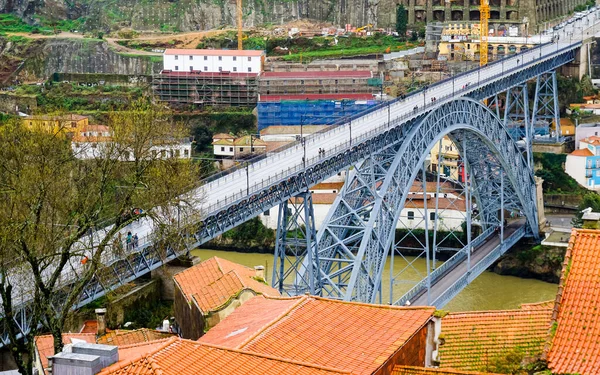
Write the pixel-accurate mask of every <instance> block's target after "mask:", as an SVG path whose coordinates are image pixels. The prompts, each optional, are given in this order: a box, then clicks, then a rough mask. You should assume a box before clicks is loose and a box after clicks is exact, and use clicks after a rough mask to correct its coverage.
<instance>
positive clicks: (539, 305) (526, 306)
mask: <svg viewBox="0 0 600 375" xmlns="http://www.w3.org/2000/svg"><path fill="white" fill-rule="evenodd" d="M520 308H521V310H547V309H553V308H554V301H543V302H536V303H523V304H521V306H520Z"/></svg>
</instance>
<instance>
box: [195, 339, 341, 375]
mask: <svg viewBox="0 0 600 375" xmlns="http://www.w3.org/2000/svg"><path fill="white" fill-rule="evenodd" d="M193 342H195V343H196V344H199V345H203V346H208V347H211V348H215V349H221V350H226V351H229V352H235V353H240V354H246V355H253V356H256V357H262V358H267V359H272V360H275V361H281V362H288V363H293V364H295V365H300V366H306V367H311V368H316V369H320V370H326V371H331V372H337V373H340V374H351V372H350V371H346V370H340V369H338V368H334V367H327V366H321V365H317V364H314V363H308V362H302V361H296V360H293V359H288V358H282V357H277V356H274V355H270V354H264V353H258V352H253V351H250V350H241V349H237V348H228V347H226V346H221V345H215V344H207V343H199V342H197V341H193Z"/></svg>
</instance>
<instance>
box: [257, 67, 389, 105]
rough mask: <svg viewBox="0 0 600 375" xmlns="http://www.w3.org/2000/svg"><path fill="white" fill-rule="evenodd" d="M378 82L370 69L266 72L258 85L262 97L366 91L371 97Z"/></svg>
mask: <svg viewBox="0 0 600 375" xmlns="http://www.w3.org/2000/svg"><path fill="white" fill-rule="evenodd" d="M375 81H377V79H375V80H373V73H372V72H371V71H368V70H364V71H352V70H347V71H333V72H330V71H314V72H264V73H263V74H262V75H261V77H260V84H259V92H260V100H261V101H271V100H277V97H282V96H283V97H284V98H283V99H291V97H290V96H291V95H298V98H297V99H306V98H307V97H305V96H303V95H310V94H367V97H369V98H372V96H370V95H371V94H372V93H374V92H379V90H380V84H379V85H378V84H377V83H378V82H379V81H377V82H375ZM342 97H343V96H342ZM280 100H281V99H280Z"/></svg>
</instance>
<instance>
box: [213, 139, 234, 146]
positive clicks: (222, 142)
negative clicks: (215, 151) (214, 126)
mask: <svg viewBox="0 0 600 375" xmlns="http://www.w3.org/2000/svg"><path fill="white" fill-rule="evenodd" d="M212 144H213V145H214V146H233V141H231V140H229V139H217V140H216V141H214V142H213V143H212Z"/></svg>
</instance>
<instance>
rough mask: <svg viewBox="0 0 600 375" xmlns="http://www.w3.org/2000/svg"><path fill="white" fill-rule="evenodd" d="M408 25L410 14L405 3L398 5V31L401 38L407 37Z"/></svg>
mask: <svg viewBox="0 0 600 375" xmlns="http://www.w3.org/2000/svg"><path fill="white" fill-rule="evenodd" d="M407 25H408V15H407V14H406V8H404V5H403V4H400V5H398V6H397V7H396V32H397V33H398V36H400V37H401V38H406V27H407Z"/></svg>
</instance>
